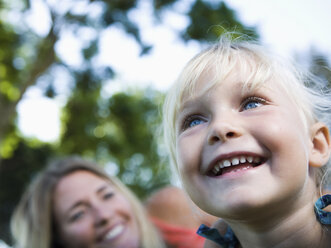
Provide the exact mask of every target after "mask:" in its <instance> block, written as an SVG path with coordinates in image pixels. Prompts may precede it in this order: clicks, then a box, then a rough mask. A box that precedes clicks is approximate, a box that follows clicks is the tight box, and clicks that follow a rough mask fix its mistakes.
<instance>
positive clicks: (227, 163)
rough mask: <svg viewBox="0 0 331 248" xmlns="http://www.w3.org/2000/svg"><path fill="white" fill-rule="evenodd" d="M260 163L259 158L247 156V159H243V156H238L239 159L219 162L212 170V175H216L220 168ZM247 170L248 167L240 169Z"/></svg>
mask: <svg viewBox="0 0 331 248" xmlns="http://www.w3.org/2000/svg"><path fill="white" fill-rule="evenodd" d="M246 162H248V163H253V162H254V163H260V162H261V158H260V157H252V156H249V157H247V158H246V157H244V156H240V157H239V158H238V157H234V158H233V159H231V160H228V159H226V160H223V161H220V162H219V163H218V164H217V165H216V166H215V167H214V168H213V173H214V174H217V173H218V172H219V171H220V170H221V169H222V168H224V167H229V166H231V165H238V164H240V163H241V164H244V163H246ZM248 168H249V166H248V167H245V168H241V169H244V170H247V169H248Z"/></svg>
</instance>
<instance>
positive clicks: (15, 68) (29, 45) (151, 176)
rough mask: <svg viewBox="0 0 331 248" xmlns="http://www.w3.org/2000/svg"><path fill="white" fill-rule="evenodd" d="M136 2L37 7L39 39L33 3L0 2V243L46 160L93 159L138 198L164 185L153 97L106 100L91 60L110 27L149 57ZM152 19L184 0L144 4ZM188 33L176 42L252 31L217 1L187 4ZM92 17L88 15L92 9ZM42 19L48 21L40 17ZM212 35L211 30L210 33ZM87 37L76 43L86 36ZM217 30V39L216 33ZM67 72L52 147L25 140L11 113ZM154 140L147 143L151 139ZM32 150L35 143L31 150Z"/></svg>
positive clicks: (46, 2)
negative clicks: (70, 49) (43, 26)
mask: <svg viewBox="0 0 331 248" xmlns="http://www.w3.org/2000/svg"><path fill="white" fill-rule="evenodd" d="M142 2H144V3H146V1H143V0H111V1H109V0H74V1H67V0H62V1H50V0H41V1H40V3H42V4H43V6H44V11H45V12H47V13H48V16H49V20H46V19H45V20H43V22H45V23H48V25H49V27H48V29H47V30H46V32H45V33H44V34H39V33H36V31H35V30H34V29H33V28H31V27H30V26H29V25H28V22H27V21H26V19H27V17H28V16H29V15H31V6H32V5H33V4H34V0H0V116H1V118H0V186H1V187H0V204H1V208H0V222H1V223H0V239H4V240H6V241H9V237H8V229H6V227H8V220H9V215H10V214H11V212H12V208H13V206H14V205H15V204H16V202H17V201H18V199H19V197H20V194H21V192H22V191H23V189H24V186H25V185H26V184H27V183H28V181H29V180H30V179H31V178H32V177H33V175H34V174H35V173H36V172H37V171H38V170H39V169H40V168H42V167H43V166H44V165H45V164H46V162H47V161H48V160H49V159H50V158H52V157H54V156H59V155H61V156H62V155H69V154H80V155H82V156H84V157H88V158H93V159H95V160H97V161H98V162H99V163H100V164H103V165H104V166H105V167H106V169H107V170H111V171H112V172H113V173H114V174H116V175H118V176H119V177H120V178H121V179H122V180H123V182H124V183H126V184H127V185H128V186H129V187H131V188H132V189H133V190H134V192H135V193H136V194H137V195H138V196H140V197H141V198H143V197H145V196H146V195H148V193H150V192H151V191H152V190H154V189H157V188H159V187H161V186H163V185H164V184H166V183H168V182H169V169H168V166H167V164H166V163H167V161H166V160H164V156H163V150H162V148H161V146H160V143H159V142H158V141H159V138H160V135H158V132H157V127H158V124H159V122H160V115H159V104H160V103H161V102H162V99H163V96H162V94H161V93H159V92H157V91H155V90H152V89H138V90H136V89H135V90H131V91H128V92H126V93H117V94H114V95H108V96H106V95H105V91H104V86H105V84H106V83H109V81H110V80H111V79H112V78H114V77H115V76H116V71H114V70H113V68H110V67H105V66H100V65H99V64H98V63H96V57H97V56H98V53H99V44H100V42H99V38H100V37H99V34H100V33H101V32H102V31H104V30H105V29H108V28H110V27H117V28H120V29H122V30H124V31H125V32H126V33H127V34H128V35H129V36H131V37H133V38H134V39H135V41H136V42H137V44H139V46H140V51H141V52H140V54H141V56H143V55H146V54H148V53H149V52H150V51H151V49H152V44H146V43H145V42H144V40H143V39H142V37H141V35H140V29H139V27H138V26H137V24H136V22H135V20H133V19H132V15H131V13H132V11H133V10H135V9H136V8H137V6H139V4H141V3H142ZM148 3H150V4H151V6H152V8H153V10H154V12H153V13H154V17H155V20H156V21H160V22H162V17H163V15H162V14H163V13H164V11H165V10H167V11H169V10H174V11H176V9H175V6H176V4H177V3H185V4H187V3H189V2H188V1H186V0H150V1H149V2H148ZM188 9H189V10H188V12H187V13H183V14H186V15H187V18H188V19H189V23H190V24H189V26H188V27H187V28H185V29H184V30H182V32H181V33H179V34H178V35H180V36H181V37H182V38H183V39H184V40H185V41H188V40H190V39H195V40H198V41H202V42H204V41H209V40H213V39H214V38H216V37H217V36H218V35H219V34H220V33H221V32H222V30H223V31H224V30H225V29H214V28H213V27H214V25H222V26H224V27H225V28H226V29H227V30H236V31H240V32H245V33H247V34H248V35H252V36H254V37H257V34H256V33H255V31H254V29H253V28H249V27H246V26H245V25H243V24H241V23H240V21H239V20H237V17H236V16H235V14H234V12H233V11H232V10H231V9H229V8H228V7H227V6H226V5H225V4H224V3H223V2H222V1H220V2H219V3H215V1H207V0H205V1H202V0H197V1H191V3H190V4H189V6H188ZM92 10H96V11H92ZM46 16H47V15H46ZM210 30H211V31H210ZM86 31H88V32H90V34H91V35H89V37H85V35H84V34H85V32H86ZM216 31H217V32H216ZM65 33H71V34H74V35H75V37H77V38H78V39H80V40H81V42H82V48H81V50H80V51H81V56H82V62H81V63H80V66H78V67H75V66H72V65H68V64H66V63H65V61H64V60H63V58H61V56H60V55H59V54H58V53H57V49H56V47H57V46H59V44H60V41H61V38H62V37H63V36H64V34H65ZM63 72H64V73H66V74H68V75H69V77H70V79H69V80H68V81H70V83H68V88H70V92H69V93H68V96H67V103H66V105H65V107H64V109H63V116H62V125H63V131H62V134H61V138H60V140H59V141H58V142H56V143H55V144H52V145H48V144H42V143H39V145H38V146H36V145H35V142H32V143H31V142H29V141H27V140H26V139H25V138H24V137H22V136H21V135H20V134H19V131H18V130H17V127H16V115H17V114H16V106H17V104H18V103H19V102H20V100H21V99H22V98H23V97H24V94H25V92H26V91H27V89H28V88H29V87H30V86H37V87H39V88H41V89H43V91H44V94H45V96H48V97H54V96H56V95H57V94H58V93H59V92H58V90H57V85H56V79H57V78H58V77H59V75H62V73H63ZM155 138H156V139H155ZM32 144H34V145H32Z"/></svg>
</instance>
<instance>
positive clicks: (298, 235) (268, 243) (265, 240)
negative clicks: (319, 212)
mask: <svg viewBox="0 0 331 248" xmlns="http://www.w3.org/2000/svg"><path fill="white" fill-rule="evenodd" d="M276 213H277V211H276V212H275V213H274V214H276ZM229 223H230V226H231V228H232V230H233V231H234V233H235V234H236V236H237V238H238V239H239V241H240V243H241V244H242V246H241V247H243V248H252V247H254V248H260V247H261V248H262V247H263V248H265V247H270V248H271V247H272V248H292V247H293V248H294V247H295V248H304V247H316V248H328V247H331V229H330V227H327V226H322V225H321V224H320V223H319V222H318V221H317V219H316V217H315V215H314V210H313V207H312V204H311V203H310V204H306V205H305V206H301V208H298V209H297V210H295V211H293V212H291V213H289V214H288V215H287V216H285V217H284V215H283V216H282V217H280V216H277V215H275V216H272V217H269V218H264V219H259V220H254V221H253V220H250V221H247V222H242V221H240V222H236V221H229Z"/></svg>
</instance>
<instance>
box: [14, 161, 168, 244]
mask: <svg viewBox="0 0 331 248" xmlns="http://www.w3.org/2000/svg"><path fill="white" fill-rule="evenodd" d="M79 170H84V171H88V172H91V173H93V174H95V175H97V176H98V177H100V178H102V179H104V180H106V181H109V182H110V183H111V184H112V185H114V186H115V187H116V188H117V189H118V190H119V192H120V193H122V194H123V195H124V197H126V198H127V199H128V201H129V202H130V204H131V206H132V209H133V212H134V216H135V218H136V219H137V222H138V226H139V230H140V242H141V248H163V247H164V245H163V242H162V240H161V238H160V235H159V233H158V231H157V230H156V229H155V227H154V226H153V224H152V223H151V222H150V221H149V219H148V217H147V214H146V212H145V209H144V207H143V205H142V203H141V202H140V201H139V200H138V198H137V197H136V196H135V195H134V194H133V193H131V191H130V190H129V189H128V188H127V187H126V186H125V185H124V184H123V183H122V182H121V181H120V180H119V179H117V178H116V177H111V176H109V175H108V174H106V172H105V171H104V170H103V169H102V168H101V167H100V166H98V165H97V164H94V163H92V162H89V161H86V160H83V159H81V158H79V157H69V158H66V159H62V160H58V161H56V162H54V163H52V164H50V165H49V166H48V167H46V169H45V170H44V171H42V172H40V173H39V174H38V175H37V177H36V178H35V179H34V180H33V181H32V182H31V184H30V185H29V187H28V189H27V190H26V192H25V193H24V194H23V196H22V198H21V200H20V202H19V204H18V206H17V207H16V209H15V211H14V214H13V216H12V220H11V231H12V235H13V238H14V241H15V242H16V245H17V247H18V248H64V247H63V245H61V242H59V237H57V236H56V233H57V232H56V227H55V221H54V216H53V204H52V202H53V193H54V189H55V187H56V185H57V184H58V182H59V181H60V180H61V179H62V178H63V177H64V176H66V175H68V174H70V173H73V172H75V171H79Z"/></svg>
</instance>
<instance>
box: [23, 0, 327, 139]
mask: <svg viewBox="0 0 331 248" xmlns="http://www.w3.org/2000/svg"><path fill="white" fill-rule="evenodd" d="M54 1H55V0H54ZM215 1H216V0H215ZM34 2H36V3H37V4H34V5H33V11H32V12H31V15H30V17H29V19H28V20H27V21H28V22H29V23H30V25H31V27H32V28H34V30H35V31H36V32H37V33H40V34H41V35H42V34H43V33H45V32H47V29H48V24H47V23H48V22H47V21H43V22H41V21H38V20H40V19H43V20H47V18H49V17H48V16H47V14H46V13H45V12H44V9H43V7H42V5H41V4H38V3H40V2H41V0H35V1H34ZM50 2H52V0H50ZM147 2H148V1H143V4H141V5H140V8H139V9H138V10H136V11H134V12H133V13H131V14H132V18H134V19H135V21H136V22H137V23H138V24H139V25H140V26H141V27H142V29H141V32H142V37H143V39H144V40H145V41H146V42H148V43H150V44H153V45H154V48H153V50H152V52H151V54H149V55H148V56H144V57H139V52H140V50H139V46H138V45H137V44H136V43H135V41H134V40H133V39H132V38H130V37H128V36H126V34H125V33H124V32H123V31H121V30H119V29H116V28H114V27H112V28H109V29H107V30H106V31H105V32H104V33H102V34H100V35H101V36H102V39H101V40H102V43H101V44H102V50H101V54H102V56H100V57H99V58H98V60H97V61H98V63H101V64H106V65H110V66H111V67H112V68H113V69H114V70H115V71H116V72H117V77H116V78H115V79H114V80H113V81H112V82H111V83H110V84H109V86H108V87H107V88H106V92H107V93H109V94H112V93H113V92H116V91H119V90H123V89H125V87H126V86H140V87H144V86H149V85H151V86H153V87H154V88H156V89H158V90H161V91H166V90H167V89H168V88H169V86H170V85H171V83H173V82H174V80H175V78H176V77H177V75H178V74H179V72H180V70H181V69H182V68H183V67H184V65H185V63H186V62H187V61H188V60H189V59H190V58H191V57H193V56H194V55H195V54H196V53H198V52H199V49H200V47H199V45H198V44H197V43H195V42H190V43H188V44H184V43H182V42H181V40H180V38H179V37H178V36H177V34H176V33H175V31H176V30H177V31H178V30H181V29H183V28H184V27H185V26H186V25H187V18H186V17H185V16H182V15H180V14H175V13H170V12H169V13H167V15H165V20H164V22H165V23H166V26H160V25H158V26H153V24H152V21H151V18H150V16H151V11H152V10H151V8H150V6H149V5H148V4H147ZM225 2H226V4H227V5H228V6H229V7H231V8H233V9H234V10H235V11H236V13H237V15H238V18H239V20H241V21H242V22H243V23H245V24H246V25H249V26H255V27H257V30H258V33H259V34H260V36H261V41H262V42H263V43H264V44H266V45H268V46H270V47H272V48H273V49H275V50H276V51H277V52H278V53H281V54H284V55H290V56H292V55H293V54H295V53H299V54H300V53H307V52H308V51H309V50H310V48H311V47H314V48H315V49H317V50H318V51H320V52H322V53H323V54H324V55H325V56H327V57H328V58H330V61H331V45H330V44H331V32H330V23H331V15H330V13H329V12H330V10H331V0H291V1H289V0H268V1H265V0H250V1H242V0H226V1H225ZM177 7H178V8H179V9H180V8H183V9H185V6H180V5H179V6H177ZM95 11H98V10H95ZM86 35H87V36H88V34H86ZM79 46H80V41H79V40H77V39H76V38H75V37H74V36H73V35H72V34H70V33H66V34H65V35H64V36H63V38H62V39H61V41H60V42H59V43H58V44H57V46H56V49H57V52H58V54H60V56H61V57H62V58H63V59H64V60H65V61H66V62H67V63H68V64H70V65H73V66H78V65H79V63H80V61H81V58H80V56H79V53H78V50H77V51H75V49H74V48H75V47H77V49H78V48H79ZM63 81H65V80H58V86H59V87H61V82H63ZM123 82H124V83H123ZM63 88H65V86H63ZM64 99H65V98H64V97H63V96H59V97H58V98H56V99H54V100H50V99H47V98H44V97H43V96H42V92H41V91H40V90H39V89H38V88H36V87H31V88H30V89H29V90H28V92H27V93H26V94H25V96H24V98H23V100H22V101H21V103H20V104H19V105H18V113H19V118H18V125H19V128H20V130H21V131H22V133H23V134H24V135H26V136H29V137H37V138H39V139H41V140H43V141H49V142H52V141H55V140H56V139H57V137H58V135H59V132H60V120H59V115H60V108H61V107H62V106H63V104H64Z"/></svg>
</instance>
